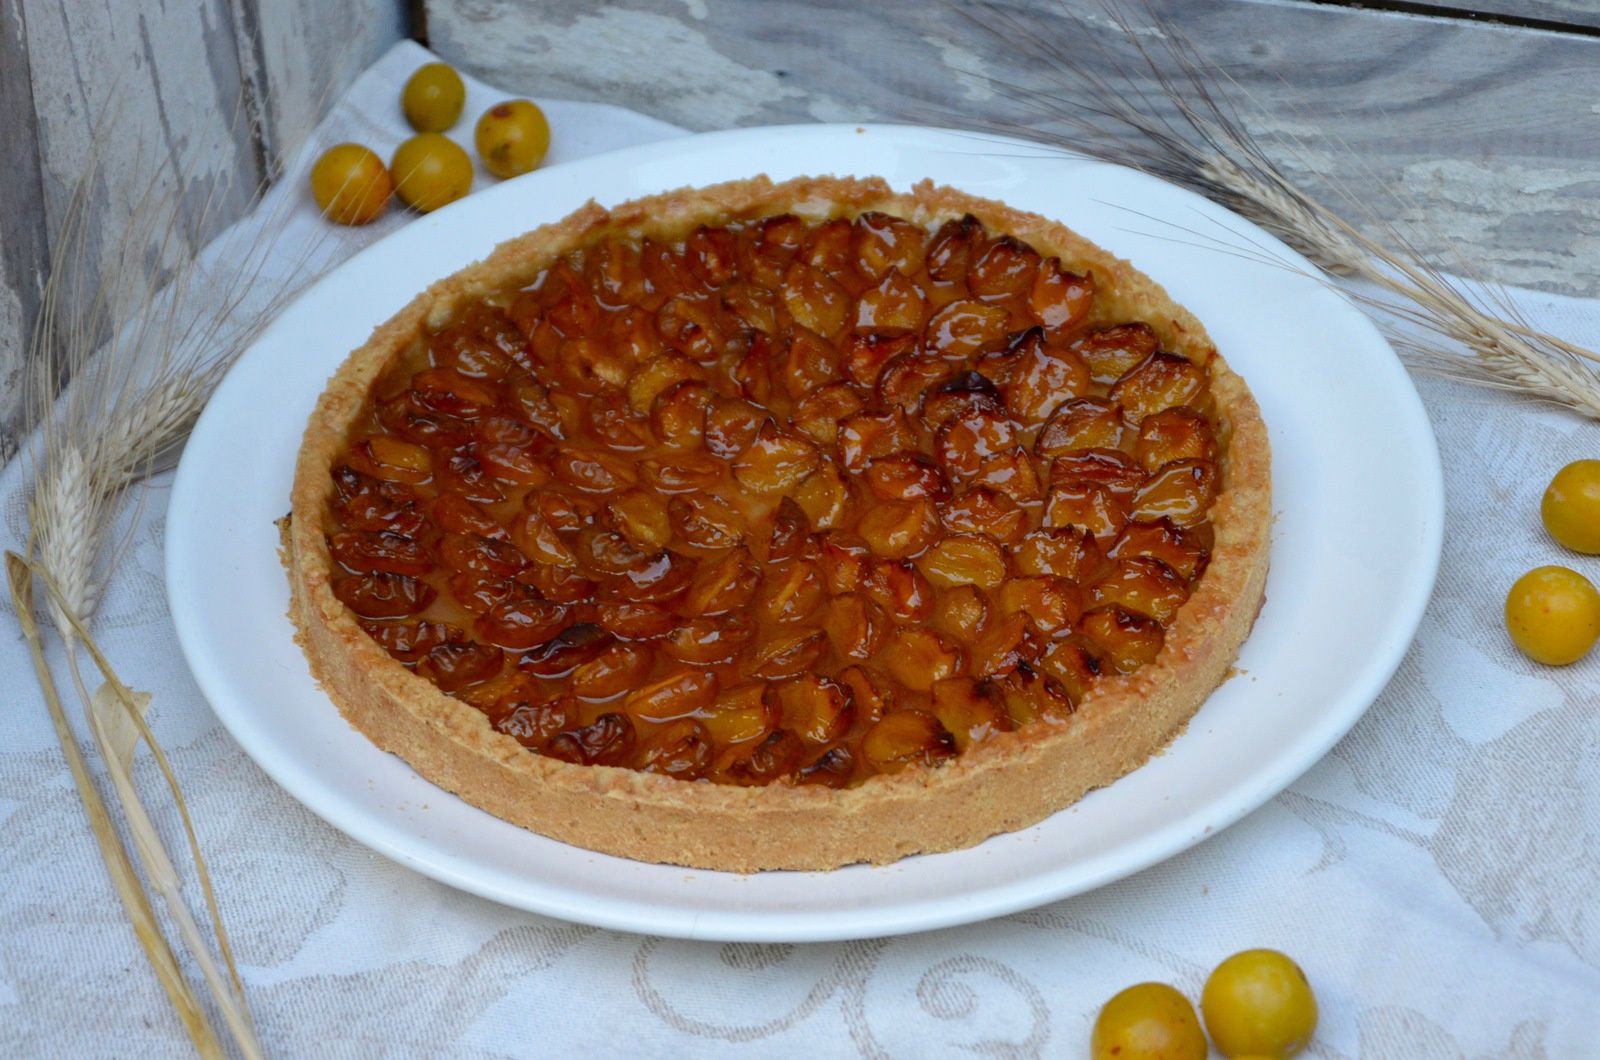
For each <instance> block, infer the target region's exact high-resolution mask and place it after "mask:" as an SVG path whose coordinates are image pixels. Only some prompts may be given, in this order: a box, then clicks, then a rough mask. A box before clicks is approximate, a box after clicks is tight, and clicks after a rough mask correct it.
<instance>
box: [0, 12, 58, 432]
mask: <svg viewBox="0 0 1600 1060" xmlns="http://www.w3.org/2000/svg"><path fill="white" fill-rule="evenodd" d="M22 17H23V16H22V9H21V8H19V7H16V6H14V5H7V6H6V7H5V8H3V9H0V158H4V159H7V160H8V162H7V176H6V179H5V180H4V181H0V463H4V462H5V460H6V459H7V458H9V457H10V456H11V454H12V452H13V451H15V448H16V442H17V438H16V434H17V430H18V427H19V425H20V423H21V420H22V374H23V363H24V357H25V356H26V352H27V348H28V336H29V333H30V332H31V330H32V327H33V321H34V319H35V318H36V317H37V316H38V313H39V296H40V283H41V279H40V273H39V267H40V263H41V262H42V261H43V260H44V258H45V254H46V247H47V243H46V239H45V225H44V188H43V185H42V184H41V182H40V177H39V164H38V157H37V155H36V154H35V151H34V145H35V143H37V141H38V131H37V126H36V124H35V122H34V117H33V83H32V79H31V76H30V69H29V63H28V48H27V30H26V28H25V27H24V26H23V21H22Z"/></svg>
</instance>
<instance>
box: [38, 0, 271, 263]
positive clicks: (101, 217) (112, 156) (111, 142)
mask: <svg viewBox="0 0 1600 1060" xmlns="http://www.w3.org/2000/svg"><path fill="white" fill-rule="evenodd" d="M21 6H22V10H23V14H24V18H25V24H26V26H27V40H28V53H29V56H30V59H31V62H32V77H33V96H34V102H35V110H36V115H37V120H38V128H39V158H40V161H41V173H42V177H43V185H44V199H45V214H46V220H47V223H48V229H49V232H50V233H51V235H52V239H53V238H54V235H55V233H56V232H58V231H59V229H60V225H61V222H62V219H63V217H64V215H65V213H66V210H67V204H68V201H69V199H70V197H71V195H72V191H73V188H74V186H75V184H76V182H77V178H78V175H79V174H80V173H82V172H84V171H85V170H86V169H87V168H88V165H89V162H90V160H91V158H92V157H94V156H95V155H96V153H98V157H99V159H100V162H101V167H102V179H101V181H100V182H99V186H98V187H96V188H94V189H93V192H92V194H91V196H90V198H89V200H88V211H89V215H90V216H91V217H92V218H93V219H94V227H95V229H96V231H95V233H94V237H93V238H92V242H93V243H94V244H95V246H96V251H95V252H96V254H97V258H96V260H100V261H104V260H106V258H105V255H108V254H109V253H110V249H111V247H113V246H114V245H115V236H116V234H118V233H121V232H123V231H125V230H126V228H127V226H128V223H129V218H130V215H131V214H132V212H133V210H134V208H135V204H136V203H137V202H138V201H139V197H140V195H141V194H142V193H143V192H144V191H145V189H146V188H148V187H149V186H150V182H151V180H152V178H153V176H154V175H155V174H156V173H157V172H159V169H160V167H161V166H162V165H163V164H164V163H165V164H169V165H172V166H174V167H176V168H178V169H179V170H181V172H182V173H183V174H184V178H185V181H186V184H187V185H188V188H189V190H188V192H187V193H186V195H185V196H184V199H185V201H184V203H183V206H182V213H183V219H184V222H185V224H184V226H183V227H184V230H183V232H182V236H183V238H181V239H179V240H178V241H176V243H175V244H174V245H173V246H172V247H171V249H170V250H169V254H170V255H172V256H173V259H174V260H175V258H176V255H179V254H184V253H188V252H190V250H192V248H194V247H198V246H200V245H201V244H203V243H204V242H205V240H206V239H207V238H208V237H209V236H210V235H211V234H213V233H214V232H215V231H216V230H218V229H219V228H220V227H221V226H223V225H225V224H226V223H227V222H228V221H229V220H231V219H232V218H234V217H236V216H238V214H239V212H240V211H241V210H243V209H244V208H245V207H246V206H247V204H248V202H249V199H250V196H251V194H252V193H253V192H254V190H255V187H256V184H257V182H258V180H259V178H260V171H259V169H258V167H257V152H256V150H255V147H254V144H253V140H252V129H251V125H250V121H249V116H248V114H247V113H246V112H245V110H244V109H243V106H242V102H243V101H242V90H241V84H242V83H241V80H240V71H239V60H238V51H237V48H236V46H235V43H234V39H233V26H232V21H233V20H232V15H231V12H230V11H229V8H228V0H192V2H188V3H174V4H157V3H149V2H146V0H140V2H136V3H119V2H111V0H103V2H101V3H72V4H61V3H56V2H53V0H22V4H21ZM108 100H109V101H110V103H111V109H110V111H109V113H106V114H105V115H104V120H102V115H103V108H104V107H105V106H106V104H107V101H108Z"/></svg>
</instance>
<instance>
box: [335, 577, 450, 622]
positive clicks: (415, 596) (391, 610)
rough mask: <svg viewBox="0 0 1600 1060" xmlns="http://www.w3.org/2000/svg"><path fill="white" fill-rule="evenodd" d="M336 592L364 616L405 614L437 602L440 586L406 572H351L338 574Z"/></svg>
mask: <svg viewBox="0 0 1600 1060" xmlns="http://www.w3.org/2000/svg"><path fill="white" fill-rule="evenodd" d="M333 594H334V596H336V597H338V599H339V602H341V604H344V605H346V607H349V608H350V610H352V612H355V613H357V615H360V616H362V618H405V616H406V615H416V613H418V612H421V610H422V608H424V607H427V605H429V604H432V602H434V597H435V596H438V591H437V589H434V586H430V584H427V583H426V581H418V580H416V578H408V576H405V575H384V573H376V575H350V576H344V578H334V580H333Z"/></svg>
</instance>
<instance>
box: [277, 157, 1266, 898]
mask: <svg viewBox="0 0 1600 1060" xmlns="http://www.w3.org/2000/svg"><path fill="white" fill-rule="evenodd" d="M1269 496H1270V486H1269V458H1268V449H1267V440H1266V434H1265V430H1264V428H1263V425H1262V423H1261V419H1260V416H1259V413H1258V411H1257V408H1256V405H1255V402H1254V401H1253V400H1252V398H1251V396H1250V393H1249V391H1248V390H1247V388H1246V387H1245V384H1244V383H1243V381H1242V380H1240V379H1239V377H1238V376H1236V375H1235V374H1234V373H1232V372H1231V371H1230V370H1229V369H1228V367H1227V365H1226V364H1225V363H1224V361H1223V359H1222V357H1221V356H1219V355H1218V353H1217V351H1216V350H1215V348H1214V347H1213V345H1212V344H1211V342H1210V340H1209V339H1208V338H1207V336H1206V334H1205V331H1204V329H1203V328H1202V327H1201V325H1200V323H1199V322H1198V321H1197V320H1195V319H1194V317H1193V316H1191V315H1190V314H1189V313H1188V312H1187V311H1186V310H1184V309H1182V308H1181V307H1179V306H1177V305H1174V304H1173V303H1172V302H1171V301H1170V300H1169V299H1168V298H1167V296H1166V294H1165V292H1163V291H1162V290H1161V288H1159V287H1158V286H1156V285H1155V284H1154V283H1152V282H1151V281H1150V280H1149V279H1147V278H1146V277H1145V276H1143V275H1142V274H1140V273H1138V272H1137V271H1135V270H1134V269H1133V268H1132V267H1131V266H1129V265H1128V264H1127V263H1126V262H1124V261H1121V260H1119V259H1117V258H1115V257H1113V256H1111V255H1109V254H1107V253H1106V252H1104V251H1102V250H1100V249H1099V248H1097V247H1095V246H1093V245H1092V244H1090V243H1088V242H1086V241H1085V240H1083V239H1082V238H1080V237H1079V236H1077V235H1075V234H1073V233H1072V232H1071V231H1069V230H1067V229H1066V228H1064V227H1062V226H1061V225H1059V224H1056V223H1054V222H1051V221H1049V220H1046V219H1045V218H1042V217H1039V216H1037V215H1033V214H1028V213H1023V212H1020V211H1017V210H1014V209H1011V208H1009V207H1007V206H1005V205H1003V204H1000V203H997V202H992V201H986V200H983V199H977V198H973V197H971V196H968V195H965V194H962V193H960V192H957V191H954V190H952V189H949V188H943V187H937V186H934V185H932V184H928V183H924V184H920V185H918V186H916V187H914V188H912V189H911V191H910V192H908V193H897V192H894V191H893V190H891V189H890V188H889V187H888V186H887V185H886V184H885V183H884V182H882V181H879V180H851V179H836V178H816V179H799V180H793V181H789V182H787V183H782V184H774V183H773V182H771V181H769V180H767V179H766V178H756V179H753V180H745V181H737V182H733V183H729V184H723V185H718V186H715V187H710V188H705V189H700V190H684V191H678V192H672V193H668V194H665V195H660V196H655V197H651V198H646V199H640V200H637V201H635V202H630V203H625V204H623V205H621V206H618V207H615V208H613V209H610V210H606V209H602V208H600V207H598V206H596V205H593V204H590V205H588V206H586V207H584V208H583V209H581V210H579V211H577V212H576V213H574V214H573V215H571V216H569V217H567V218H566V219H564V220H562V221H560V222H557V223H555V224H551V225H547V226H545V227H543V228H539V229H537V230H535V231H533V232H530V233H528V234H527V235H524V236H522V237H520V238H517V239H514V240H512V241H510V242H508V243H505V244H503V245H502V246H500V247H499V248H498V249H497V250H496V251H495V252H494V253H493V254H492V255H491V256H490V257H489V258H488V259H487V260H485V261H483V262H480V263H478V264H476V265H473V266H471V267H470V268H468V269H465V270H463V271H462V272H460V273H458V274H456V275H454V276H451V277H449V278H447V279H445V280H442V281H440V282H439V283H437V284H435V285H434V286H433V287H432V288H430V289H429V290H427V291H425V292H424V293H422V294H421V295H420V296H418V297H417V298H416V299H415V300H414V301H413V302H412V303H411V304H410V305H409V306H407V307H406V308H405V309H404V310H402V311H401V312H400V313H399V314H398V315H396V316H395V317H394V318H393V319H392V320H390V321H389V322H388V323H386V324H384V325H383V326H382V327H380V328H379V329H378V330H377V331H376V332H375V333H374V334H373V336H372V339H371V340H370V341H369V342H368V343H367V344H366V345H365V346H363V347H361V348H360V349H358V350H356V351H355V352H354V353H353V354H352V355H351V356H350V358H349V359H348V360H347V361H346V362H345V364H344V366H343V367H342V368H341V369H340V370H339V372H338V373H337V375H335V376H334V378H333V380H332V381H331V382H330V384H329V386H328V389H327V391H326V392H325V393H324V394H323V396H322V398H321V400H320V401H319V402H318V404H317V408H316V411H315V413H314V414H313V416H312V418H311V422H310V425H309V427H308V428H307V431H306V436H305V442H304V446H303V448H302V450H301V453H300V458H299V463H298V466H297V468H296V474H295V483H294V495H293V511H292V515H291V519H290V521H289V523H288V525H287V527H286V544H287V547H286V561H287V563H288V566H289V572H290V580H291V585H292V590H293V602H292V617H293V619H294V622H295V624H296V626H297V627H298V630H299V639H300V641H301V643H302V645H303V647H304V649H305V651H306V655H307V657H308V658H309V660H310V664H311V668H312V671H313V673H314V674H315V676H316V677H317V678H318V679H319V680H320V681H321V682H322V684H323V685H324V687H325V688H326V689H327V691H328V693H329V695H330V696H331V698H332V699H333V701H334V702H335V703H336V704H337V705H338V706H339V708H340V710H342V711H343V712H344V714H345V716H346V717H347V718H348V719H349V720H350V722H351V723H352V724H354V725H355V726H356V727H357V728H358V729H359V730H361V731H362V732H363V733H365V734H366V735H367V736H368V737H369V738H370V739H371V740H372V741H373V742H374V743H376V744H377V745H378V746H379V747H381V748H383V749H385V750H387V751H391V752H393V753H395V754H397V755H399V756H400V757H402V758H403V759H405V761H407V762H408V763H410V764H411V766H412V767H413V768H415V769H416V770H417V771H418V772H419V773H421V774H422V775H423V776H424V777H427V778H428V779H429V780H431V781H432V782H434V783H435V784H438V785H439V786H441V787H443V788H446V789H448V790H450V791H452V792H455V793H456V794H458V795H460V796H461V797H462V798H464V799H466V800H467V801H469V802H471V803H473V804H474V805H476V806H479V807H482V808H483V809H485V810H487V811H488V812H490V813H492V814H495V815H496V816H498V817H502V818H504V819H506V820H508V821H511V822H514V823H516V824H519V825H522V826H524V827H526V828H530V829H533V830H534V831H537V832H540V833H543V834H545V835H548V836H552V837H554V838H556V839H560V840H563V841H565V842H569V843H574V844H577V845H579V846H583V847H587V848H590V849H593V850H597V851H603V852H605V853H608V854H617V855H621V856H624V857H629V858H636V859H640V860H645V861H656V862H668V863H672V864H679V865H687V866H694V867H699V868H711V869H727V870H734V871H754V870H760V869H779V868H782V869H826V868H832V867H836V866H840V865H846V864H850V863H854V862H874V863H883V862H889V861H893V860H895V859H897V858H900V857H904V856H906V855H908V854H915V853H919V852H925V851H940V850H951V849H955V848H959V847H964V846H968V845H971V844H973V843H976V842H979V841H980V840H982V839H984V838H985V837H987V836H991V835H994V834H995V833H997V832H1002V831H1007V830H1013V829H1017V828H1021V827H1023V826H1026V825H1028V824H1032V823H1033V822H1036V821H1038V820H1040V819H1042V818H1043V817H1046V816H1048V815H1049V814H1051V813H1053V812H1055V811H1056V810H1059V809H1061V808H1062V807H1063V806H1066V805H1068V804H1069V803H1071V802H1073V801H1075V800H1076V799H1078V798H1080V797H1081V796H1082V795H1083V794H1084V793H1085V792H1087V791H1089V790H1091V789H1093V788H1096V787H1099V786H1101V785H1104V784H1107V783H1109V782H1111V781H1112V780H1115V779H1116V778H1117V777H1119V776H1121V775H1122V774H1124V773H1126V772H1127V771H1129V770H1130V769H1133V768H1135V767H1137V766H1138V765H1140V764H1141V763H1142V762H1144V761H1145V760H1147V759H1148V758H1149V757H1150V756H1151V755H1152V754H1154V753H1155V752H1156V751H1157V750H1159V749H1160V748H1161V747H1162V746H1163V745H1164V744H1165V743H1166V742H1167V741H1169V740H1170V739H1171V738H1172V737H1173V736H1174V735H1175V734H1176V733H1177V732H1178V731H1179V730H1180V729H1181V728H1182V727H1183V725H1184V724H1185V723H1186V722H1187V721H1188V719H1189V718H1190V717H1191V716H1192V715H1193V713H1194V711H1195V710H1196V709H1197V708H1198V707H1199V705H1200V704H1201V703H1202V702H1203V701H1204V700H1205V698H1206V697H1207V696H1208V695H1209V694H1210V693H1211V691H1212V690H1213V689H1214V688H1215V687H1216V686H1217V684H1218V683H1219V682H1220V681H1221V680H1222V679H1223V678H1224V676H1225V675H1226V674H1227V673H1228V670H1229V667H1230V666H1231V664H1232V662H1233V659H1234V657H1235V655H1236V653H1237V651H1238V649H1239V646H1240V644H1241V643H1242V642H1243V640H1244V638H1245V636H1246V634H1247V633H1248V631H1249V629H1250V625H1251V623H1252V622H1253V621H1254V618H1255V615H1256V613H1257V611H1258V609H1259V607H1260V604H1261V600H1262V593H1263V584H1264V581H1265V576H1266V567H1267V551H1268V522H1269V516H1268V512H1269Z"/></svg>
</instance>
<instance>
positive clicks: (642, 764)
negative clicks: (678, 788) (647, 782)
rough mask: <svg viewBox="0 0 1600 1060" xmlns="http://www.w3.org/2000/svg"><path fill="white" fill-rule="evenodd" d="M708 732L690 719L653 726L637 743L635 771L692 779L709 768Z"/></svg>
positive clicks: (710, 756)
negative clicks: (637, 758)
mask: <svg viewBox="0 0 1600 1060" xmlns="http://www.w3.org/2000/svg"><path fill="white" fill-rule="evenodd" d="M714 751H715V748H714V747H713V746H712V742H711V733H710V732H708V731H707V730H706V727H705V726H704V725H703V724H701V723H700V722H699V721H696V720H695V719H694V718H679V719H678V720H677V721H670V722H668V723H667V724H665V725H660V726H657V727H656V728H655V729H654V730H653V731H651V732H650V733H649V734H648V735H646V736H645V737H644V739H643V740H642V741H641V742H640V744H639V751H638V754H639V768H640V769H642V770H644V771H645V772H646V773H660V774H661V775H662V776H664V777H672V778H674V779H675V780H696V779H698V778H700V777H701V776H703V775H704V774H705V772H706V770H707V769H709V768H710V767H711V759H712V755H713V753H714Z"/></svg>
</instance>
